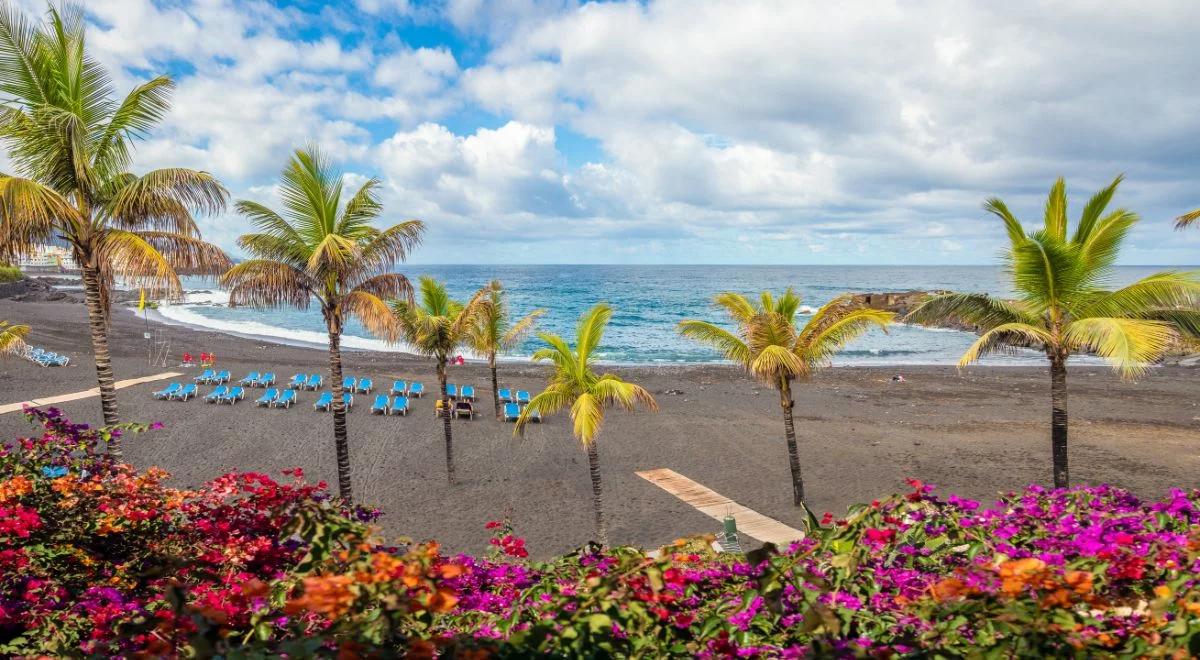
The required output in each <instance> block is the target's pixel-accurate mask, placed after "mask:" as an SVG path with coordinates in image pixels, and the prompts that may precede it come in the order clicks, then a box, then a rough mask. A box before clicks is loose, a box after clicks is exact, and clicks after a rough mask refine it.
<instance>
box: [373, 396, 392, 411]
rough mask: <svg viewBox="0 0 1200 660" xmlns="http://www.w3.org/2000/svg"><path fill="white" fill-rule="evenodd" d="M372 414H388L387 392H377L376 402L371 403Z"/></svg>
mask: <svg viewBox="0 0 1200 660" xmlns="http://www.w3.org/2000/svg"><path fill="white" fill-rule="evenodd" d="M371 414H372V415H376V414H378V415H386V414H388V398H387V395H386V394H376V395H375V403H372V404H371Z"/></svg>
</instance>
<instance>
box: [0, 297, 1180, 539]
mask: <svg viewBox="0 0 1200 660" xmlns="http://www.w3.org/2000/svg"><path fill="white" fill-rule="evenodd" d="M114 317H115V318H114V329H113V332H112V334H111V345H112V351H113V354H114V364H115V370H116V375H117V379H118V380H121V379H126V378H134V377H137V376H143V375H149V374H155V373H160V372H163V371H170V370H175V371H183V372H185V373H186V377H185V378H186V379H190V378H191V376H192V375H194V373H195V372H196V370H195V369H179V368H176V367H175V366H173V365H174V364H175V363H176V362H177V361H178V356H179V355H180V354H181V353H182V351H183V350H189V351H191V352H192V353H193V354H198V353H199V352H200V351H202V350H212V351H216V353H217V354H218V356H219V363H218V366H219V367H221V368H224V369H229V370H230V371H232V372H233V374H234V378H240V377H241V376H243V375H245V374H246V373H247V372H249V371H258V370H264V369H267V370H273V371H275V372H276V373H277V374H278V376H279V378H280V379H282V380H286V379H288V378H290V377H291V375H292V374H293V373H295V372H297V371H302V372H322V373H325V372H327V368H328V367H327V359H326V353H325V352H324V351H323V350H315V349H311V348H301V347H291V346H281V345H278V344H273V343H267V342H263V341H255V340H252V339H242V338H236V337H230V336H228V335H223V334H218V333H212V332H203V331H194V330H188V329H184V328H179V327H171V328H170V330H169V333H170V336H171V340H172V347H173V348H172V352H173V354H174V356H175V360H174V361H173V362H172V363H171V364H172V366H170V367H168V368H165V369H164V368H162V367H150V366H147V364H146V362H147V360H146V354H145V344H144V341H143V339H142V331H143V327H142V320H141V319H140V318H137V317H135V316H134V315H133V314H131V313H130V312H129V311H128V310H126V309H114ZM0 319H7V320H10V321H14V322H21V323H27V324H29V325H31V326H33V332H32V335H31V337H30V342H31V343H33V344H34V345H37V346H42V347H45V348H47V349H49V350H52V351H57V352H60V353H66V354H68V355H70V356H71V358H72V364H71V365H70V366H68V367H65V368H42V367H39V366H37V365H34V364H32V363H30V362H27V361H24V360H20V359H4V360H0V404H6V403H12V402H16V401H22V400H27V399H31V398H37V397H39V396H51V395H58V394H65V393H69V392H76V391H81V390H86V389H88V388H91V387H94V386H95V373H94V369H93V366H92V362H91V355H90V343H89V340H88V336H87V326H86V314H85V310H84V308H83V306H82V305H76V304H62V303H31V302H13V301H10V300H0ZM344 359H345V365H346V372H347V373H348V374H354V375H359V376H368V377H370V378H372V379H374V381H375V383H376V386H377V387H382V388H386V387H388V386H390V384H391V381H392V380H393V379H396V378H406V379H409V380H414V379H415V380H421V381H423V382H424V383H425V387H426V390H427V391H428V392H430V393H431V395H427V396H426V397H425V398H424V399H419V400H416V401H415V402H414V404H415V405H414V413H413V414H412V415H410V416H409V417H387V418H381V417H378V416H372V415H370V414H369V412H368V408H369V405H370V401H371V399H373V396H360V397H359V399H358V406H357V407H356V409H355V410H354V411H353V412H352V413H351V414H350V416H349V418H350V442H351V452H352V461H353V468H354V486H355V492H356V495H357V497H358V498H359V499H360V500H361V501H362V502H363V503H365V504H371V505H375V506H379V507H380V508H382V509H383V510H384V512H385V514H386V515H385V516H384V517H383V519H382V524H383V526H384V529H385V531H386V532H387V533H388V534H391V535H407V536H412V537H415V538H417V539H426V538H436V539H438V540H439V541H441V542H442V543H443V545H444V546H445V547H446V548H447V549H448V550H450V551H471V552H478V551H482V550H483V549H484V548H485V546H486V539H487V536H488V533H487V532H486V531H485V530H484V528H483V525H484V523H485V522H486V521H488V520H491V519H494V518H497V517H500V516H502V515H504V514H505V512H506V511H507V512H510V514H511V516H512V519H513V522H514V524H515V526H516V529H517V531H518V533H519V534H521V535H523V536H525V537H526V538H527V539H528V543H529V548H530V550H531V551H532V552H533V553H534V554H535V555H537V556H546V555H550V554H552V553H560V552H563V551H567V550H570V549H573V548H575V547H577V546H578V545H580V544H581V543H583V542H585V541H587V540H588V535H589V530H590V529H591V513H590V500H589V498H590V494H591V491H590V487H589V483H588V478H587V471H586V457H585V455H584V454H583V452H582V451H581V449H580V447H579V445H578V443H577V442H576V441H575V440H574V439H573V438H572V437H571V434H570V427H569V424H568V419H567V417H566V416H565V415H559V416H557V417H555V418H552V419H550V420H548V421H547V422H546V423H544V424H541V425H533V426H531V427H530V429H529V432H528V433H527V434H526V436H525V437H524V438H514V437H513V436H512V425H511V424H503V423H501V422H499V421H496V420H495V419H493V417H492V415H491V391H490V387H489V385H488V384H489V377H488V374H487V370H486V368H485V367H484V366H483V365H479V364H468V365H467V366H465V367H455V368H453V369H452V372H451V373H452V380H453V381H454V382H458V383H466V384H473V385H475V387H476V390H477V393H478V395H479V397H480V401H481V403H480V406H479V408H480V410H482V411H483V413H484V414H483V415H482V416H480V417H477V418H476V419H475V420H473V421H457V422H455V423H454V433H455V435H454V437H455V451H456V459H457V467H458V477H459V479H460V481H461V483H460V484H458V485H457V486H454V487H450V486H448V485H447V483H446V477H445V463H444V453H443V438H442V433H441V426H440V424H435V422H437V420H436V419H435V417H434V415H433V405H434V397H433V396H432V393H433V392H434V391H435V390H436V380H435V376H434V370H433V367H432V365H431V364H430V363H428V362H427V361H425V360H421V359H419V358H415V357H411V356H402V355H396V354H380V353H366V352H352V351H347V352H346V354H345V358H344ZM614 370H615V371H617V372H619V373H620V374H621V375H622V376H623V377H625V378H627V379H630V380H633V381H635V382H638V383H640V384H642V385H644V386H646V387H647V388H648V389H650V390H651V391H652V392H654V393H655V395H656V397H657V399H658V402H659V405H660V406H661V411H660V412H658V413H655V414H651V413H645V412H638V413H633V414H630V413H625V412H623V411H614V412H612V413H611V414H610V415H609V417H608V418H607V420H606V423H605V427H604V430H603V432H602V434H601V437H600V454H601V459H602V462H603V474H604V479H605V486H606V490H607V492H606V494H605V496H606V511H607V514H608V516H609V521H610V523H609V524H610V530H611V531H610V534H611V536H612V540H613V542H615V543H633V544H639V545H643V546H654V545H658V544H661V543H665V542H669V541H671V540H673V539H675V538H677V537H679V536H681V535H686V534H693V533H702V532H712V531H716V530H717V529H718V523H716V522H715V521H713V520H711V519H709V518H708V517H706V516H704V515H702V514H701V513H699V512H697V511H696V510H694V509H692V508H691V507H689V506H687V505H685V504H683V503H682V502H680V501H679V500H677V499H676V498H674V497H673V496H671V495H669V494H667V493H666V492H664V491H662V490H660V489H658V488H657V487H655V486H653V485H651V484H649V483H648V482H646V481H644V480H643V479H641V478H640V477H638V476H637V475H636V474H634V473H635V471H637V470H646V469H653V468H670V469H672V470H675V471H676V472H679V473H680V474H683V475H684V476H687V477H689V478H691V479H693V480H695V481H698V482H700V483H702V484H704V485H706V486H708V487H709V488H712V489H714V490H716V491H718V492H720V493H721V494H723V495H726V496H728V497H730V498H732V499H733V500H735V501H737V502H739V503H742V504H744V505H746V506H749V507H750V508H753V509H756V510H758V511H759V512H761V513H763V514H766V515H768V516H771V517H774V518H776V519H778V520H780V521H783V522H785V523H788V524H791V525H794V526H798V525H799V524H800V522H801V515H800V513H799V511H798V510H796V509H794V508H793V507H792V506H791V491H790V486H789V483H788V468H787V461H786V453H785V450H784V445H783V437H782V431H783V424H782V420H781V414H780V410H779V405H778V399H777V396H776V394H775V393H774V392H773V391H771V390H769V389H767V388H764V387H762V386H761V385H758V384H756V383H754V382H752V381H750V380H748V379H747V378H746V377H745V376H744V375H742V374H741V373H740V372H739V371H737V370H734V369H732V368H728V367H721V366H693V367H665V368H660V367H655V368H617V369H614ZM899 370H900V371H901V372H902V373H903V374H904V375H905V377H906V379H907V382H905V383H893V382H890V377H891V375H892V374H893V373H895V372H896V371H897V369H896V368H891V369H881V368H837V369H831V370H827V371H826V372H824V373H822V374H820V375H819V376H818V377H817V378H816V379H815V380H814V381H813V382H811V383H808V384H804V385H801V386H800V387H799V388H798V395H797V397H796V399H797V412H798V415H799V419H798V426H797V428H798V433H799V435H800V446H801V450H800V451H801V460H802V464H803V467H804V471H805V479H806V486H807V492H808V495H809V498H810V502H811V504H812V506H813V507H814V509H816V511H817V513H818V514H819V513H820V512H821V511H825V510H829V511H834V512H840V511H842V510H844V508H845V507H846V506H847V505H849V504H851V503H854V502H862V501H869V500H871V499H873V498H876V497H879V496H882V495H885V494H887V493H891V492H897V491H901V490H903V489H904V488H905V485H904V483H903V480H904V477H906V476H914V477H918V478H920V479H923V480H925V481H927V482H932V483H935V484H937V485H938V486H939V487H941V488H942V489H943V492H947V493H948V492H954V493H958V494H961V495H964V496H971V497H977V498H985V499H987V498H990V497H991V496H993V495H995V494H996V493H997V492H1000V491H1004V490H1008V489H1014V488H1020V487H1022V486H1023V485H1025V484H1028V483H1030V482H1043V483H1044V482H1046V481H1048V480H1049V478H1050V467H1049V446H1048V445H1049V429H1048V422H1049V396H1048V384H1049V377H1048V376H1047V374H1046V372H1045V370H1043V369H1037V368H1012V367H976V368H971V369H967V370H963V371H962V372H959V371H957V370H955V369H953V368H950V367H903V368H899ZM542 374H543V371H542V369H541V368H539V367H536V366H530V365H525V364H518V365H504V366H503V367H502V371H501V381H502V386H510V387H515V388H522V389H528V390H530V391H532V392H536V391H538V390H539V389H540V386H541V385H542ZM185 378H178V379H175V380H185ZM168 382H171V381H170V380H165V381H159V382H154V383H146V384H142V385H137V386H133V387H130V388H127V389H123V390H121V391H120V392H119V400H120V404H121V414H122V418H123V419H125V420H136V421H154V420H158V421H162V422H163V423H164V424H165V425H166V426H165V428H164V429H162V430H160V431H156V432H153V433H148V434H145V435H142V436H139V437H137V438H136V439H135V440H133V441H131V442H129V443H128V444H127V447H126V454H127V457H128V458H129V460H131V461H132V462H133V463H135V464H136V465H138V466H141V467H146V466H150V465H157V466H160V467H162V468H165V469H166V470H168V471H170V472H171V473H172V474H173V475H174V479H175V481H176V482H177V483H178V484H179V485H183V486H186V485H194V484H198V483H201V482H203V481H205V480H207V479H211V478H213V477H215V476H218V475H220V474H222V473H224V472H226V471H229V470H253V471H263V472H268V473H271V474H273V475H275V476H279V472H280V471H281V470H282V469H284V468H288V467H293V466H300V467H302V468H304V470H305V471H306V472H307V474H308V475H310V477H311V478H313V479H325V480H327V481H330V482H332V481H334V452H333V446H332V437H331V431H330V427H331V425H332V421H331V418H330V416H329V415H327V414H322V413H317V412H314V411H313V409H312V405H311V404H312V402H313V401H314V400H315V398H316V395H315V394H313V393H302V394H301V398H300V405H298V406H297V407H295V408H293V409H291V410H269V409H263V408H256V407H254V405H253V404H252V403H249V402H242V403H239V404H238V405H236V406H233V407H231V406H227V405H226V406H217V405H209V404H205V403H204V402H203V401H196V400H193V401H190V402H187V403H178V402H163V401H156V400H153V399H152V398H151V396H150V393H151V392H153V391H156V390H158V389H161V387H163V386H164V385H165V384H166V383H168ZM1070 387H1071V391H1070V396H1071V399H1070V406H1071V408H1070V410H1071V414H1072V420H1071V422H1072V427H1071V429H1072V430H1071V472H1072V478H1073V480H1075V481H1076V482H1080V483H1082V482H1088V483H1097V482H1108V483H1112V484H1116V485H1119V486H1122V487H1126V488H1130V489H1132V490H1133V491H1135V492H1136V493H1137V494H1139V495H1142V496H1145V497H1158V496H1159V495H1161V494H1162V493H1164V492H1165V491H1166V490H1167V489H1168V488H1171V487H1176V486H1178V487H1195V486H1197V485H1198V483H1197V477H1196V475H1197V474H1198V473H1200V369H1197V368H1194V367H1193V368H1188V367H1161V368H1156V369H1153V370H1152V371H1151V372H1150V373H1148V374H1147V375H1146V376H1145V377H1143V378H1142V379H1140V380H1138V381H1137V382H1122V381H1120V380H1119V379H1118V378H1117V377H1116V376H1114V375H1113V374H1112V373H1111V372H1110V371H1108V370H1107V369H1104V368H1101V367H1095V366H1080V365H1077V366H1076V367H1075V368H1073V369H1072V371H1071V374H1070ZM202 390H203V388H202ZM668 390H675V391H680V392H682V393H679V394H666V393H664V392H666V391H668ZM252 392H253V393H254V396H257V394H258V393H261V390H253V391H252ZM60 407H61V408H62V409H63V410H65V411H66V413H67V414H68V415H69V416H70V417H72V418H73V419H75V420H76V421H82V422H90V423H95V422H98V421H99V418H100V408H99V400H98V399H96V398H90V399H84V400H81V401H74V402H69V403H66V404H63V405H61V406H60ZM29 430H30V429H29V426H28V425H27V423H26V422H25V420H24V418H23V417H22V416H21V414H20V413H19V412H18V413H9V414H4V415H0V435H2V436H3V437H4V438H6V439H8V438H13V437H18V436H21V435H28V433H29Z"/></svg>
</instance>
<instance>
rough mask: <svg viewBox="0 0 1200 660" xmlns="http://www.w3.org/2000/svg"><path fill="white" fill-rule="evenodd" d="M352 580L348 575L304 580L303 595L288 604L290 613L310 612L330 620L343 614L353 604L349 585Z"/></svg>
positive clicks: (322, 576)
mask: <svg viewBox="0 0 1200 660" xmlns="http://www.w3.org/2000/svg"><path fill="white" fill-rule="evenodd" d="M353 583H354V580H353V579H352V578H351V577H350V576H348V575H321V576H317V577H308V578H304V593H303V594H302V595H301V596H300V597H298V598H293V599H292V600H291V601H289V602H288V609H290V610H292V611H299V610H310V611H313V612H319V613H321V614H324V615H325V616H328V617H329V618H331V619H336V618H337V617H339V616H341V615H343V614H345V613H346V612H347V611H349V610H350V605H351V604H353V603H354V594H353V593H352V592H351V591H350V585H351V584H353Z"/></svg>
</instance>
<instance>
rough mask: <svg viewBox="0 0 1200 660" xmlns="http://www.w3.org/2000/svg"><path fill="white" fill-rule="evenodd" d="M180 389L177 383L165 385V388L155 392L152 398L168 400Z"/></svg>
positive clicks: (181, 386)
mask: <svg viewBox="0 0 1200 660" xmlns="http://www.w3.org/2000/svg"><path fill="white" fill-rule="evenodd" d="M181 389H183V385H180V384H179V383H171V384H170V385H167V386H166V387H164V388H162V389H161V390H159V391H157V392H155V393H154V398H156V399H169V398H171V397H173V396H175V393H176V392H178V391H179V390H181Z"/></svg>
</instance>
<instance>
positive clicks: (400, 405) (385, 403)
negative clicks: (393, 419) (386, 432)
mask: <svg viewBox="0 0 1200 660" xmlns="http://www.w3.org/2000/svg"><path fill="white" fill-rule="evenodd" d="M408 411H409V406H408V397H406V396H397V397H395V398H393V399H391V400H389V399H388V395H386V394H376V395H375V403H373V404H371V414H373V415H405V416H407V415H408Z"/></svg>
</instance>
